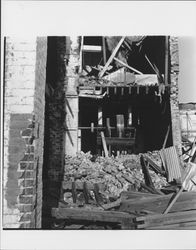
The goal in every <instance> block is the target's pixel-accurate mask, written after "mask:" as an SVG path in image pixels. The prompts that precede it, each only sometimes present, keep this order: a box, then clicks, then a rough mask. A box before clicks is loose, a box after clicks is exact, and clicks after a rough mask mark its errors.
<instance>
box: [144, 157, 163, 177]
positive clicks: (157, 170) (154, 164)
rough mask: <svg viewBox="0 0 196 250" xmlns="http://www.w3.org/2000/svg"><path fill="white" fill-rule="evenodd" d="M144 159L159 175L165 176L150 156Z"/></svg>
mask: <svg viewBox="0 0 196 250" xmlns="http://www.w3.org/2000/svg"><path fill="white" fill-rule="evenodd" d="M144 159H145V160H146V161H147V162H148V163H149V166H150V167H151V168H152V169H153V170H154V171H155V172H156V173H158V174H161V175H163V176H165V171H163V170H162V169H161V168H160V167H159V166H158V165H157V164H156V163H155V162H154V161H153V160H152V159H151V158H150V157H149V156H148V155H144Z"/></svg>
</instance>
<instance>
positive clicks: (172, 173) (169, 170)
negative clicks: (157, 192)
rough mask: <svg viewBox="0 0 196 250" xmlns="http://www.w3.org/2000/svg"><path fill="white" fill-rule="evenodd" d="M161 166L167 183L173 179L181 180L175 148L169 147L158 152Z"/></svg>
mask: <svg viewBox="0 0 196 250" xmlns="http://www.w3.org/2000/svg"><path fill="white" fill-rule="evenodd" d="M160 155H161V159H162V161H163V166H164V168H165V170H166V174H167V179H168V182H171V181H173V180H174V179H175V180H177V179H180V180H181V165H180V160H179V156H178V153H177V150H176V147H175V146H173V147H169V148H165V149H161V150H160Z"/></svg>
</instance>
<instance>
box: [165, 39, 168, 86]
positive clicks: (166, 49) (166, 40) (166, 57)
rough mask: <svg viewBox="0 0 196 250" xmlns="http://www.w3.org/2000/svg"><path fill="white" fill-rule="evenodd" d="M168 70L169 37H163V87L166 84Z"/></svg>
mask: <svg viewBox="0 0 196 250" xmlns="http://www.w3.org/2000/svg"><path fill="white" fill-rule="evenodd" d="M168 69H169V37H168V36H166V37H165V85H167V84H168Z"/></svg>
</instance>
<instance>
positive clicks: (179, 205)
mask: <svg viewBox="0 0 196 250" xmlns="http://www.w3.org/2000/svg"><path fill="white" fill-rule="evenodd" d="M172 197H173V194H168V195H155V197H153V196H150V197H149V198H147V197H141V198H139V197H138V198H135V199H129V200H122V203H121V206H120V211H123V212H130V211H138V212H140V211H142V210H148V211H152V212H156V213H160V214H161V213H163V211H164V210H165V209H166V208H167V206H168V204H169V203H170V201H171V199H172ZM195 207H196V194H195V192H184V193H183V194H182V196H180V197H179V200H178V201H177V202H176V203H175V204H174V206H173V207H172V208H171V211H170V212H171V213H173V212H178V211H184V210H188V209H195Z"/></svg>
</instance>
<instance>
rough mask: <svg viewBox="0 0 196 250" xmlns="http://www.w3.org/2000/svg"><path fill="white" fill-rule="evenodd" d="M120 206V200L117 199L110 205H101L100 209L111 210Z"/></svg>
mask: <svg viewBox="0 0 196 250" xmlns="http://www.w3.org/2000/svg"><path fill="white" fill-rule="evenodd" d="M120 204H121V198H119V199H118V200H116V201H114V202H110V203H107V204H104V205H102V207H103V208H104V209H105V210H109V209H111V208H115V207H119V206H120Z"/></svg>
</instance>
